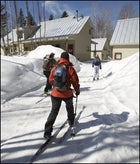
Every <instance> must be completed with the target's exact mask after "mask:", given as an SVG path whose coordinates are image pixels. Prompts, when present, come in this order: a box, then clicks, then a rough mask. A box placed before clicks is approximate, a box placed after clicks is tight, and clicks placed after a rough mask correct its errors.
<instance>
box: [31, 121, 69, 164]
mask: <svg viewBox="0 0 140 164" xmlns="http://www.w3.org/2000/svg"><path fill="white" fill-rule="evenodd" d="M66 124H67V120H66V121H65V122H64V123H63V124H62V125H61V126H60V127H59V128H58V129H57V130H56V132H55V133H54V134H53V135H52V137H51V138H50V139H49V140H46V141H45V142H44V143H43V144H42V145H41V146H40V148H39V149H38V150H37V152H36V153H35V154H34V155H33V156H32V158H31V160H30V163H32V162H34V161H35V160H36V159H37V158H38V157H39V156H40V155H41V154H42V153H43V152H44V151H45V150H46V149H47V147H48V146H49V145H50V144H51V143H52V142H53V141H54V139H55V138H56V137H57V135H58V133H59V132H60V131H61V130H62V128H63V127H64V126H65V125H66Z"/></svg>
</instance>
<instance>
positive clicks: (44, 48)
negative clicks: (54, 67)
mask: <svg viewBox="0 0 140 164" xmlns="http://www.w3.org/2000/svg"><path fill="white" fill-rule="evenodd" d="M64 51H65V50H63V49H61V48H58V47H54V46H52V45H41V46H38V47H37V48H36V49H35V50H33V51H31V52H29V54H28V55H27V57H29V58H37V59H43V57H44V56H46V55H47V54H48V55H49V54H50V53H52V52H53V53H54V54H55V59H56V60H58V59H59V58H60V56H61V53H62V52H64ZM69 56H70V62H72V64H73V65H74V68H75V70H76V71H77V72H79V71H80V65H79V61H78V60H77V59H76V57H75V56H73V55H71V54H69Z"/></svg>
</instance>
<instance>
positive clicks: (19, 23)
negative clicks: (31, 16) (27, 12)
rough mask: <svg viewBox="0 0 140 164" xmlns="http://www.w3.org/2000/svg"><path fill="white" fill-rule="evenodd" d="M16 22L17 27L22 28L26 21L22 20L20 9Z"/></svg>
mask: <svg viewBox="0 0 140 164" xmlns="http://www.w3.org/2000/svg"><path fill="white" fill-rule="evenodd" d="M17 21H18V27H24V26H25V25H26V20H25V18H24V15H23V11H22V9H21V8H20V12H19V17H18V18H17Z"/></svg>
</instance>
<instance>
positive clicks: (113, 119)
mask: <svg viewBox="0 0 140 164" xmlns="http://www.w3.org/2000/svg"><path fill="white" fill-rule="evenodd" d="M128 115H129V112H122V113H121V114H113V113H111V114H103V115H99V114H98V112H95V113H93V117H95V118H97V119H96V120H93V121H92V125H93V126H97V125H101V124H104V125H112V124H116V123H122V122H125V121H126V120H127V119H128Z"/></svg>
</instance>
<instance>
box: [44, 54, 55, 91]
mask: <svg viewBox="0 0 140 164" xmlns="http://www.w3.org/2000/svg"><path fill="white" fill-rule="evenodd" d="M54 55H55V54H54V53H51V54H50V55H46V56H45V57H44V62H43V66H42V68H43V74H44V75H45V76H46V78H47V82H46V86H45V88H44V93H45V94H48V92H49V91H50V90H51V89H52V85H51V84H50V83H49V75H50V71H51V69H52V67H53V66H54V65H56V63H57V62H56V60H55V59H54Z"/></svg>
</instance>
